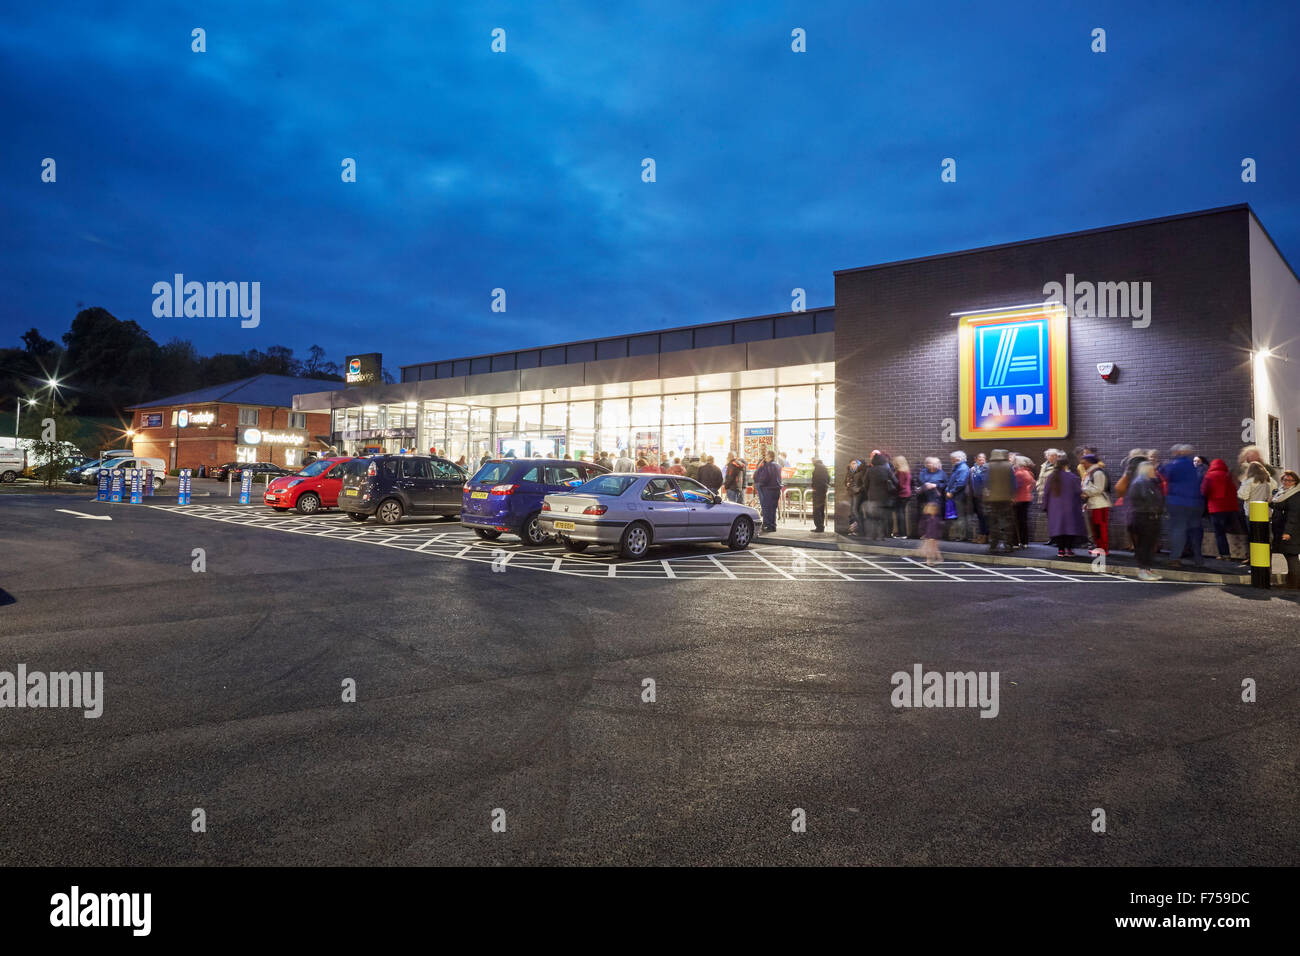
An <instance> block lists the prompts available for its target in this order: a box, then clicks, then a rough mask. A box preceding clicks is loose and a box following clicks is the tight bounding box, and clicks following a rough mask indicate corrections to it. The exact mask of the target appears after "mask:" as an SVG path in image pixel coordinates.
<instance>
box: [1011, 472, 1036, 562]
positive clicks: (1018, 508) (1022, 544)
mask: <svg viewBox="0 0 1300 956" xmlns="http://www.w3.org/2000/svg"><path fill="white" fill-rule="evenodd" d="M1013 471H1014V474H1015V476H1016V496H1015V501H1014V502H1013V503H1012V512H1013V513H1014V514H1015V518H1016V544H1015V547H1016V550H1024V549H1025V548H1028V547H1029V507H1030V505H1032V504H1033V503H1034V463H1033V462H1032V461H1030V460H1029V459H1028V458H1026V457H1025V456H1024V455H1017V456H1016V459H1015V468H1014V469H1013Z"/></svg>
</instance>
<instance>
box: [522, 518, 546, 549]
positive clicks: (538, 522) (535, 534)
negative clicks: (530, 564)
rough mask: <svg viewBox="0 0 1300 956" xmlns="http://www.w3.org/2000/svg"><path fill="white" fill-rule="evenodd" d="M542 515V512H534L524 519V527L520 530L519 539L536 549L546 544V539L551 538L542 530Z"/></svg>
mask: <svg viewBox="0 0 1300 956" xmlns="http://www.w3.org/2000/svg"><path fill="white" fill-rule="evenodd" d="M541 515H542V513H541V512H540V511H534V512H533V513H532V514H530V515H529V516H528V517H527V518H525V519H524V523H523V526H522V527H521V528H520V529H519V537H521V538H523V539H524V544H526V545H530V546H532V547H534V548H536V547H540V546H541V545H543V544H545V543H546V539H547V538H548V537H549V535H547V533H546V532H545V531H543V530H542V517H541Z"/></svg>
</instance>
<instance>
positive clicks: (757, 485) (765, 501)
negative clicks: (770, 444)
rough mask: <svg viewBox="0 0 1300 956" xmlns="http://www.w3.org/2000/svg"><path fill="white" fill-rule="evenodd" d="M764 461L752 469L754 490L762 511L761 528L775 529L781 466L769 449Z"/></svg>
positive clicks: (766, 529)
mask: <svg viewBox="0 0 1300 956" xmlns="http://www.w3.org/2000/svg"><path fill="white" fill-rule="evenodd" d="M764 459H765V460H764V461H763V463H762V464H761V465H759V466H758V468H757V469H756V470H755V471H754V490H755V491H756V492H757V493H758V502H759V505H760V507H761V510H762V513H763V530H764V531H769V532H770V531H775V530H776V507H777V502H778V501H779V500H780V498H781V466H780V465H778V464H777V462H776V453H775V452H773V451H771V450H769V451H768V453H767V454H766V455H765V456H764Z"/></svg>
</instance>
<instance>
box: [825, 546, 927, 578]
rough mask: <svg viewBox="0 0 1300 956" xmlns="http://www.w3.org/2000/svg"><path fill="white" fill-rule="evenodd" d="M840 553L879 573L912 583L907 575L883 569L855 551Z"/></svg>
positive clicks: (890, 569) (891, 569)
mask: <svg viewBox="0 0 1300 956" xmlns="http://www.w3.org/2000/svg"><path fill="white" fill-rule="evenodd" d="M840 553H841V554H847V555H848V556H849V557H851V558H856V559H857V560H859V561H861V562H862V563H863V564H867V565H870V566H871V567H873V568H875V569H876V570H877V571H885V572H887V573H889V574H892V575H893V576H894V577H896V578H901V579H902V580H904V581H910V580H911V578H909V577H908V576H907V575H905V574H899V573H898V572H897V571H895V570H894V569H893V568H886V567H882V566H881V565H879V564H877V563H876V562H875V561H868V560H867V559H866V558H864V557H863V556H862V555H860V554H856V553H855V552H853V551H842V552H840Z"/></svg>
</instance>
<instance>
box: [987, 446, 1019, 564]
mask: <svg viewBox="0 0 1300 956" xmlns="http://www.w3.org/2000/svg"><path fill="white" fill-rule="evenodd" d="M980 457H981V458H983V457H984V456H983V455H981V456H980ZM980 493H981V495H982V500H981V501H980V504H981V506H982V509H981V510H982V511H983V512H984V520H985V521H986V522H987V525H986V527H987V528H988V539H989V554H993V553H995V552H996V551H997V550H998V548H999V547H1001V548H1003V549H1005V550H1006V551H1007V552H1008V553H1010V552H1011V551H1013V550H1014V549H1015V544H1016V532H1015V527H1014V520H1015V519H1014V518H1013V516H1012V512H1011V505H1012V502H1013V501H1014V500H1015V497H1016V476H1015V472H1014V470H1013V467H1012V464H1011V456H1010V455H1009V454H1008V452H1007V450H1006V449H1005V448H994V449H993V455H992V458H991V460H990V461H989V462H988V464H987V465H986V466H985V468H984V480H983V481H982V482H981V483H980Z"/></svg>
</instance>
